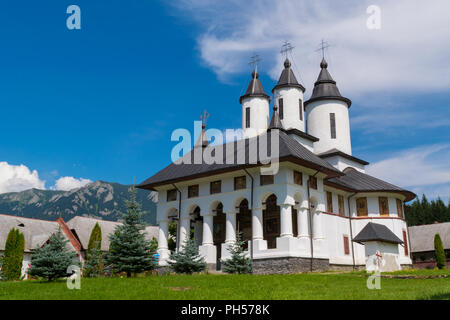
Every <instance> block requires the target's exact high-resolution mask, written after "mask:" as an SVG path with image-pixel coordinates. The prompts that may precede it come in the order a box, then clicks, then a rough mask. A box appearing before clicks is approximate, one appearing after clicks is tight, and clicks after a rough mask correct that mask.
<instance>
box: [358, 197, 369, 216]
mask: <svg viewBox="0 0 450 320" xmlns="http://www.w3.org/2000/svg"><path fill="white" fill-rule="evenodd" d="M356 208H357V211H356V214H357V215H358V217H365V216H367V215H368V212H367V198H366V197H364V198H358V199H356Z"/></svg>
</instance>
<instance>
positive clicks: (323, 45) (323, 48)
mask: <svg viewBox="0 0 450 320" xmlns="http://www.w3.org/2000/svg"><path fill="white" fill-rule="evenodd" d="M329 47H330V44H329V43H328V42H326V41H325V40H323V39H322V41H321V42H320V47H319V49H317V50H316V51H322V59H325V49H327V48H329Z"/></svg>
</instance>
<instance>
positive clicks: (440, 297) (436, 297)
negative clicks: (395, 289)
mask: <svg viewBox="0 0 450 320" xmlns="http://www.w3.org/2000/svg"><path fill="white" fill-rule="evenodd" d="M417 300H450V292H445V293H437V294H433V295H431V296H426V297H420V298H418V299H417Z"/></svg>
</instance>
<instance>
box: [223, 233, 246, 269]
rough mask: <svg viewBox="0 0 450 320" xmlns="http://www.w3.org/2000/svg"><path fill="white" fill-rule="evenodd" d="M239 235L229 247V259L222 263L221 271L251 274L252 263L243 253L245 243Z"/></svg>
mask: <svg viewBox="0 0 450 320" xmlns="http://www.w3.org/2000/svg"><path fill="white" fill-rule="evenodd" d="M241 239H242V235H241V234H240V233H238V234H237V236H236V242H235V243H233V244H231V245H230V253H231V258H230V259H227V260H224V261H223V262H222V265H223V271H224V272H226V273H251V272H252V261H251V259H250V258H249V257H247V255H246V253H245V249H244V246H245V242H244V241H242V240H241Z"/></svg>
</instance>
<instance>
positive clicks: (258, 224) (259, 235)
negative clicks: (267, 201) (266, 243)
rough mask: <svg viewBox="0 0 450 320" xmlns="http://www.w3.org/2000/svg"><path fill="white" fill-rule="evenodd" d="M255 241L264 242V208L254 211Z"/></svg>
mask: <svg viewBox="0 0 450 320" xmlns="http://www.w3.org/2000/svg"><path fill="white" fill-rule="evenodd" d="M252 222H253V223H252V224H253V230H252V233H253V240H263V214H262V208H254V209H252Z"/></svg>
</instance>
